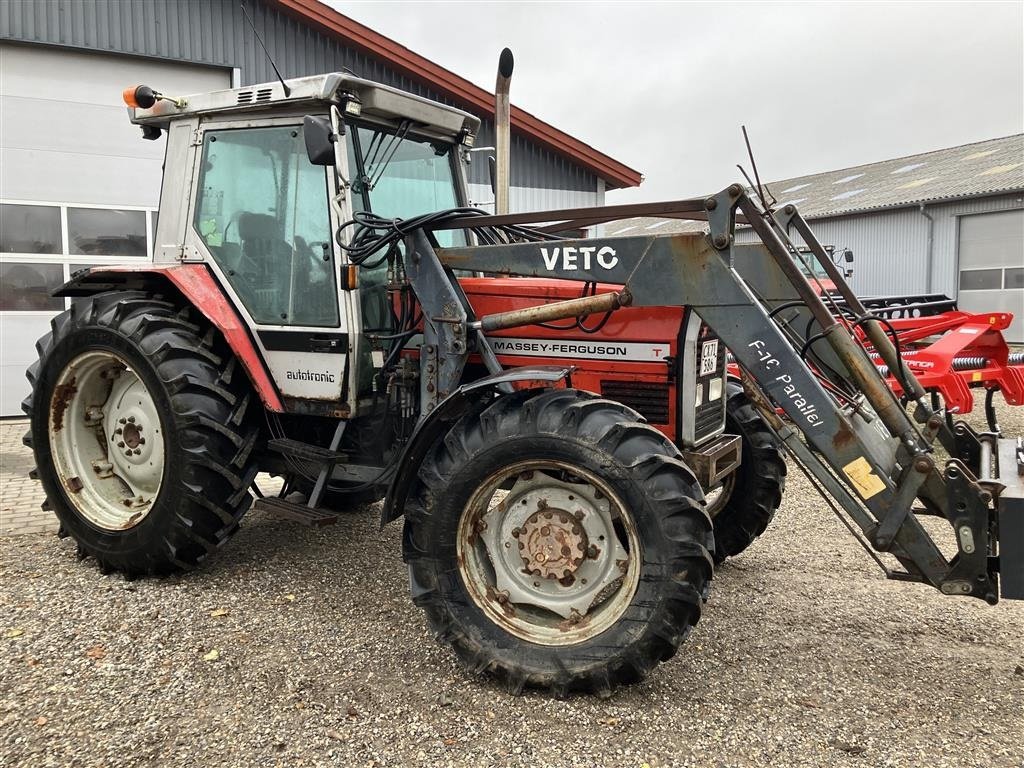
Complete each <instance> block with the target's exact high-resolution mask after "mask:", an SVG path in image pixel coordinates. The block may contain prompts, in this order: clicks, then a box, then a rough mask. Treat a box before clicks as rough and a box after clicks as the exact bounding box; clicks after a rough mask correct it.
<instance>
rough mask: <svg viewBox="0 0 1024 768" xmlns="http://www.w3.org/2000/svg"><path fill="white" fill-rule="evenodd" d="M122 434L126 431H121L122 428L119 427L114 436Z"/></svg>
mask: <svg viewBox="0 0 1024 768" xmlns="http://www.w3.org/2000/svg"><path fill="white" fill-rule="evenodd" d="M122 432H124V430H123V429H121V428H120V427H118V428H117V429H115V430H114V434H115V435H120V434H121V433H122Z"/></svg>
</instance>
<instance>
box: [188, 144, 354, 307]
mask: <svg viewBox="0 0 1024 768" xmlns="http://www.w3.org/2000/svg"><path fill="white" fill-rule="evenodd" d="M201 162H202V167H201V169H200V173H199V190H198V194H197V199H196V206H195V214H194V217H193V221H192V225H193V227H194V228H195V230H196V232H198V233H199V235H200V236H201V237H202V239H203V242H204V243H205V244H206V247H207V248H208V249H209V251H210V253H211V255H212V256H213V258H214V259H215V260H216V262H217V263H218V264H219V265H220V266H221V268H222V269H223V270H224V273H225V275H226V276H227V279H228V281H229V282H230V283H231V287H232V288H233V289H234V290H235V292H236V293H237V294H238V296H239V298H240V299H241V301H242V303H243V304H244V305H245V308H246V310H248V312H249V314H250V315H251V316H252V318H253V320H254V321H255V322H256V323H257V324H260V325H292V326H315V327H336V326H337V325H338V324H339V318H338V298H337V286H336V283H335V273H334V262H333V255H332V249H331V227H330V219H329V215H328V197H327V194H328V193H327V177H326V174H325V172H324V169H323V168H321V167H318V166H315V165H312V164H311V163H310V162H309V160H308V159H307V157H306V150H305V145H304V143H303V138H302V128H301V126H283V127H269V128H241V129H230V130H222V131H207V132H206V133H205V135H204V137H203V155H202V161H201Z"/></svg>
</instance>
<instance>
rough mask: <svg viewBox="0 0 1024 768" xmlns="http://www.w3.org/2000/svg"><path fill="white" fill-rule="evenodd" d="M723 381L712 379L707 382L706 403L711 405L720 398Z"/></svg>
mask: <svg viewBox="0 0 1024 768" xmlns="http://www.w3.org/2000/svg"><path fill="white" fill-rule="evenodd" d="M724 383H725V380H724V379H712V380H711V381H709V382H708V402H709V403H713V402H714V401H715V400H717V399H718V398H720V397H721V396H722V389H723V385H724Z"/></svg>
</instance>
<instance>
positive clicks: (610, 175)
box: [275, 0, 643, 189]
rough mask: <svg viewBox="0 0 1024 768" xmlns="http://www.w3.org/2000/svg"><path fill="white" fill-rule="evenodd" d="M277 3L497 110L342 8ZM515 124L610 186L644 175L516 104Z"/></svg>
mask: <svg viewBox="0 0 1024 768" xmlns="http://www.w3.org/2000/svg"><path fill="white" fill-rule="evenodd" d="M275 2H276V3H277V4H278V5H279V6H280V7H281V8H283V9H284V10H286V11H290V12H291V13H293V14H295V15H297V16H299V17H300V18H302V19H303V20H305V21H307V22H309V23H312V24H315V25H316V26H318V27H320V28H322V29H324V30H326V31H328V32H331V33H333V34H336V35H339V36H341V37H343V38H344V39H345V40H347V41H348V42H349V43H351V44H352V45H353V46H355V47H357V48H359V49H361V50H362V51H364V52H366V53H369V54H371V55H373V56H377V57H378V58H382V59H385V60H386V61H387V62H388V63H389V64H390V65H391V66H392V67H393V68H394V69H395V70H397V71H399V72H400V73H401V74H403V75H406V76H407V77H411V78H413V79H415V80H418V81H420V82H422V83H424V84H425V85H428V86H430V87H431V88H433V89H435V90H437V91H440V92H441V93H443V94H445V95H446V96H450V97H451V98H453V99H455V100H457V101H460V102H462V103H463V104H465V105H466V106H468V107H470V108H472V109H474V110H476V111H478V112H482V113H484V114H493V113H494V96H493V94H490V93H488V92H487V91H485V90H484V89H483V88H480V87H479V86H477V85H474V84H473V83H471V82H470V81H468V80H466V79H465V78H463V77H459V76H458V75H456V74H455V73H454V72H451V71H449V70H447V69H445V68H444V67H441V66H439V65H438V64H435V63H434V62H432V61H430V60H429V59H426V58H424V57H423V56H420V55H419V54H418V53H414V52H413V51H411V50H409V49H408V48H406V47H405V46H403V45H399V44H398V43H396V42H395V41H394V40H391V39H389V38H387V37H384V36H383V35H381V34H379V33H377V32H374V31H373V30H372V29H370V28H369V27H365V26H363V25H362V24H360V23H359V22H357V21H354V20H352V19H350V18H348V17H347V16H344V15H342V14H341V13H338V12H337V11H335V10H334V9H333V8H331V7H330V6H327V5H324V4H323V3H321V2H320V1H319V0H275ZM512 127H513V129H517V130H519V131H521V132H522V133H524V134H526V135H528V136H530V137H532V138H533V139H535V140H536V141H537V142H538V143H541V144H544V145H545V146H547V147H549V148H550V149H553V150H554V151H556V152H559V153H560V154H563V155H566V156H568V157H571V158H573V159H574V160H576V162H578V163H579V164H580V165H583V166H585V167H587V168H589V169H590V170H591V171H593V173H594V174H595V175H597V176H599V177H600V178H602V179H604V180H605V182H606V184H608V186H609V188H610V189H620V188H623V187H636V186H639V185H640V182H641V181H642V180H643V175H642V174H641V173H640V172H639V171H637V170H634V169H633V168H630V167H629V166H627V165H625V164H623V163H620V162H619V161H618V160H615V159H614V158H612V157H609V156H608V155H606V154H604V153H603V152H599V151H598V150H596V149H594V148H593V147H591V146H589V145H587V144H584V143H583V142H582V141H580V140H579V139H576V138H573V137H572V136H570V135H569V134H567V133H564V132H563V131H560V130H558V129H557V128H555V127H554V126H553V125H549V124H548V123H545V122H544V121H543V120H541V119H539V118H537V117H534V116H533V115H531V114H530V113H529V112H526V111H524V110H522V109H520V108H519V107H515V106H513V107H512Z"/></svg>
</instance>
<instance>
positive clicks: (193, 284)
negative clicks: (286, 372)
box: [53, 264, 284, 413]
mask: <svg viewBox="0 0 1024 768" xmlns="http://www.w3.org/2000/svg"><path fill="white" fill-rule="evenodd" d="M154 284H155V285H156V286H159V287H160V288H163V289H171V290H174V291H176V292H177V293H178V294H180V295H181V297H182V298H183V299H184V300H185V301H187V302H188V303H189V304H191V305H192V306H193V307H195V308H196V309H197V310H199V312H201V313H202V314H203V315H204V316H205V317H206V319H207V320H209V321H210V322H211V323H212V324H213V325H214V327H215V328H216V329H217V330H218V331H220V333H221V335H222V336H223V337H224V340H225V341H227V343H228V346H229V347H231V351H232V352H234V353H235V357H237V358H238V362H240V363H241V364H242V367H243V368H244V369H245V373H246V375H247V376H248V377H249V381H251V382H252V386H253V389H255V390H256V394H257V395H258V396H259V398H260V400H261V401H262V402H263V405H264V407H265V408H266V409H267V410H269V411H274V412H275V413H284V405H283V404H282V403H281V396H280V395H279V394H278V392H277V388H276V387H275V386H274V383H273V381H272V380H271V378H270V375H269V373H268V372H267V368H266V366H265V365H264V364H263V358H261V357H260V354H259V351H258V350H257V349H256V345H255V344H253V341H252V337H251V336H250V335H249V329H248V328H246V326H245V323H243V322H242V319H241V318H240V317H239V316H238V313H237V312H236V311H235V308H234V307H233V306H232V305H231V302H230V301H228V299H227V297H226V296H225V294H224V291H223V290H221V287H220V285H218V283H217V281H216V280H215V279H214V277H213V275H212V274H210V270H209V269H207V267H206V265H205V264H171V265H167V266H160V265H153V264H139V265H138V266H135V265H129V266H116V267H106V266H103V267H93V268H91V269H88V270H81V271H79V272H76V273H75V274H74V276H73V277H72V278H71V279H70V280H69V281H68V282H67V283H65V284H64V285H63V286H61V288H60V289H59V290H57V291H54V294H53V295H54V296H71V297H80V296H93V295H95V294H97V293H102V292H104V291H118V290H127V289H135V288H147V287H149V288H152V287H153V286H154Z"/></svg>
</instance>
